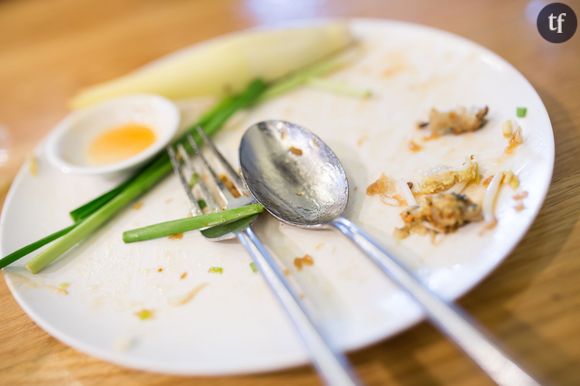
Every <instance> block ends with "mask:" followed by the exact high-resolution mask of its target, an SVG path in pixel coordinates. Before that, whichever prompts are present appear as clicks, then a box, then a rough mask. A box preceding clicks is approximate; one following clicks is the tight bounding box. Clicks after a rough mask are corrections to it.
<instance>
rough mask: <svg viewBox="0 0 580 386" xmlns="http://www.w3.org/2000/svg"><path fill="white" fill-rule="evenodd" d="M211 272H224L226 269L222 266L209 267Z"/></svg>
mask: <svg viewBox="0 0 580 386" xmlns="http://www.w3.org/2000/svg"><path fill="white" fill-rule="evenodd" d="M208 272H209V273H219V274H222V273H224V269H223V268H222V267H209V271H208Z"/></svg>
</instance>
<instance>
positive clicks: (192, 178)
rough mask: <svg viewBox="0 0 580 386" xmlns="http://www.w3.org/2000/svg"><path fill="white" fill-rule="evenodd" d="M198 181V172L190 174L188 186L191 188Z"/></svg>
mask: <svg viewBox="0 0 580 386" xmlns="http://www.w3.org/2000/svg"><path fill="white" fill-rule="evenodd" d="M198 181H199V174H197V173H193V174H192V175H191V178H190V179H189V187H190V188H193V187H194V186H195V185H197V182H198Z"/></svg>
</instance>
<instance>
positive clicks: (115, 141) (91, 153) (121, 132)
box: [87, 123, 157, 165]
mask: <svg viewBox="0 0 580 386" xmlns="http://www.w3.org/2000/svg"><path fill="white" fill-rule="evenodd" d="M156 139H157V138H156V136H155V132H154V131H153V130H151V129H150V128H149V127H147V126H145V125H143V124H140V123H127V124H124V125H121V126H116V127H113V128H111V129H108V130H105V131H103V132H102V133H100V134H99V135H98V136H97V137H96V138H95V139H93V141H92V142H91V143H90V144H89V149H88V153H87V159H88V161H89V163H91V164H92V165H110V164H114V163H117V162H120V161H124V160H126V159H129V158H131V157H133V156H135V155H137V154H139V153H141V152H142V151H143V150H145V149H147V148H148V147H149V146H151V145H153V144H154V143H155V140H156Z"/></svg>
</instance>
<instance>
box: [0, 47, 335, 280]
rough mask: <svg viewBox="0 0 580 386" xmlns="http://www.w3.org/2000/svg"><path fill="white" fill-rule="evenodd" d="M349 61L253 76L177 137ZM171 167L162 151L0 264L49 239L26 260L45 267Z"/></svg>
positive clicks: (211, 127)
mask: <svg viewBox="0 0 580 386" xmlns="http://www.w3.org/2000/svg"><path fill="white" fill-rule="evenodd" d="M344 64H345V61H344V59H343V58H342V57H341V56H336V55H335V56H332V57H330V58H328V59H326V60H324V61H321V62H318V63H315V64H313V65H311V66H308V67H305V68H303V69H301V70H298V71H296V72H295V73H293V74H290V75H288V76H286V77H284V78H282V79H280V80H278V81H277V82H274V83H272V84H266V83H265V82H263V81H262V80H259V79H258V80H255V81H253V82H251V83H250V84H249V85H248V87H247V88H246V89H245V90H244V91H243V92H242V93H240V94H238V95H235V96H230V97H226V98H225V99H223V100H222V101H221V102H219V103H218V104H217V105H215V106H214V107H213V108H212V109H210V110H209V111H208V112H207V113H205V114H204V115H203V116H202V117H201V119H200V120H199V121H198V122H197V123H196V124H195V125H193V126H192V127H191V128H189V129H188V130H187V132H186V133H185V134H183V136H181V137H179V138H178V139H177V140H176V141H175V142H174V143H183V144H184V146H188V144H187V142H186V141H185V140H184V138H185V136H186V135H187V134H193V136H194V138H195V140H196V141H197V142H198V143H201V141H200V138H199V137H198V136H197V134H196V133H195V130H194V129H195V128H196V127H197V126H200V127H202V128H203V130H204V131H205V132H206V133H207V134H208V135H210V136H211V135H213V134H215V133H216V132H217V131H218V130H219V129H220V128H221V127H222V126H223V125H224V124H225V123H226V121H227V120H228V119H229V118H230V117H231V116H232V115H234V114H235V113H236V112H238V111H239V110H241V109H244V108H248V107H251V106H253V105H255V104H257V103H261V102H263V101H266V100H269V99H271V98H273V97H276V96H278V95H281V94H283V93H286V92H288V91H291V90H292V89H294V88H297V87H299V86H301V85H303V84H306V83H308V82H309V80H310V79H312V78H315V77H320V76H322V75H325V74H328V73H330V72H331V71H334V70H336V69H337V68H339V67H342V66H344ZM171 170H172V168H171V163H170V161H169V157H168V156H167V154H166V153H165V152H163V153H160V154H159V155H157V156H156V157H155V158H154V159H153V160H152V161H150V162H149V164H147V165H146V166H145V167H144V168H143V169H141V170H140V171H139V172H137V173H136V174H135V175H134V176H133V177H131V178H129V179H128V180H127V181H125V182H123V183H121V184H120V185H118V186H117V187H115V188H114V189H112V190H110V191H108V192H105V193H104V194H102V195H100V196H98V197H97V198H95V199H93V200H91V201H89V202H87V203H86V204H84V205H82V206H80V207H78V208H76V209H74V210H72V211H71V212H70V215H71V218H72V219H73V221H74V223H73V224H72V225H70V226H68V227H66V228H63V229H61V230H59V231H56V232H54V233H52V234H50V235H48V236H45V237H43V238H41V239H40V240H37V241H35V242H33V243H31V244H28V245H26V246H24V247H22V248H20V249H18V250H16V251H14V252H12V253H10V254H9V255H7V256H5V257H3V258H2V259H0V268H4V267H6V266H8V265H9V264H12V263H13V262H15V261H17V260H18V259H20V258H22V257H23V256H26V255H28V254H29V253H31V252H34V251H36V250H37V249H39V248H41V247H43V246H45V245H46V244H49V243H52V244H51V245H50V246H48V247H47V248H46V249H44V250H43V251H41V252H40V253H39V254H38V255H36V256H35V257H33V258H32V259H31V260H30V261H29V262H28V263H27V264H26V267H27V268H28V270H30V271H31V272H32V273H38V272H40V271H41V270H42V269H43V268H45V267H46V266H48V265H49V264H51V263H52V262H53V261H55V260H56V259H57V258H58V257H60V256H61V255H62V254H64V253H66V252H67V251H69V250H70V249H71V248H72V247H74V246H75V245H77V244H79V243H80V242H82V241H83V240H84V239H86V238H87V237H88V236H89V235H91V234H92V233H94V232H95V231H96V230H98V229H99V228H100V227H101V226H102V225H104V224H105V223H106V222H108V221H109V220H110V219H112V218H113V217H114V216H115V215H116V214H118V213H119V212H120V211H121V210H122V209H123V208H125V207H126V206H127V205H128V204H129V203H131V202H132V201H134V200H135V199H137V198H138V197H140V196H142V195H143V194H145V193H146V192H147V191H149V190H150V189H151V188H152V187H153V186H155V185H156V184H157V183H158V182H159V181H160V180H162V179H163V178H164V177H165V176H167V175H168V174H170V173H171ZM256 208H257V207H255V208H254V210H256ZM228 212H229V211H228ZM256 213H257V212H254V213H248V214H247V216H246V217H245V218H242V219H240V220H238V221H234V222H230V221H227V218H226V220H224V221H222V222H221V223H219V222H212V223H211V224H216V225H217V224H218V223H219V224H222V225H219V226H216V227H214V228H209V229H205V230H204V231H203V233H204V235H206V236H208V237H219V236H220V235H222V234H224V233H227V232H231V231H235V230H238V229H243V227H245V226H247V224H249V223H250V222H251V221H252V220H253V218H255V216H257V214H256ZM226 217H228V216H226ZM234 217H235V216H234ZM206 220H207V219H206ZM222 220H223V217H222ZM185 223H187V222H185ZM190 225H191V224H190ZM201 228H203V226H201V227H200V229H201ZM158 229H159V228H158ZM184 229H185V228H184Z"/></svg>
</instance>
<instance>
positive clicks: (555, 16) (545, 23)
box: [536, 3, 578, 43]
mask: <svg viewBox="0 0 580 386" xmlns="http://www.w3.org/2000/svg"><path fill="white" fill-rule="evenodd" d="M536 24H537V26H538V32H540V35H542V37H543V38H544V39H546V40H547V41H549V42H551V43H563V42H565V41H567V40H569V39H570V38H571V37H572V36H573V35H574V33H575V32H576V27H577V26H578V21H577V20H576V14H575V13H574V11H573V10H572V8H570V7H569V6H567V5H566V4H562V3H552V4H548V5H546V6H545V7H544V8H542V10H541V11H540V13H539V14H538V20H537V23H536Z"/></svg>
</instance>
